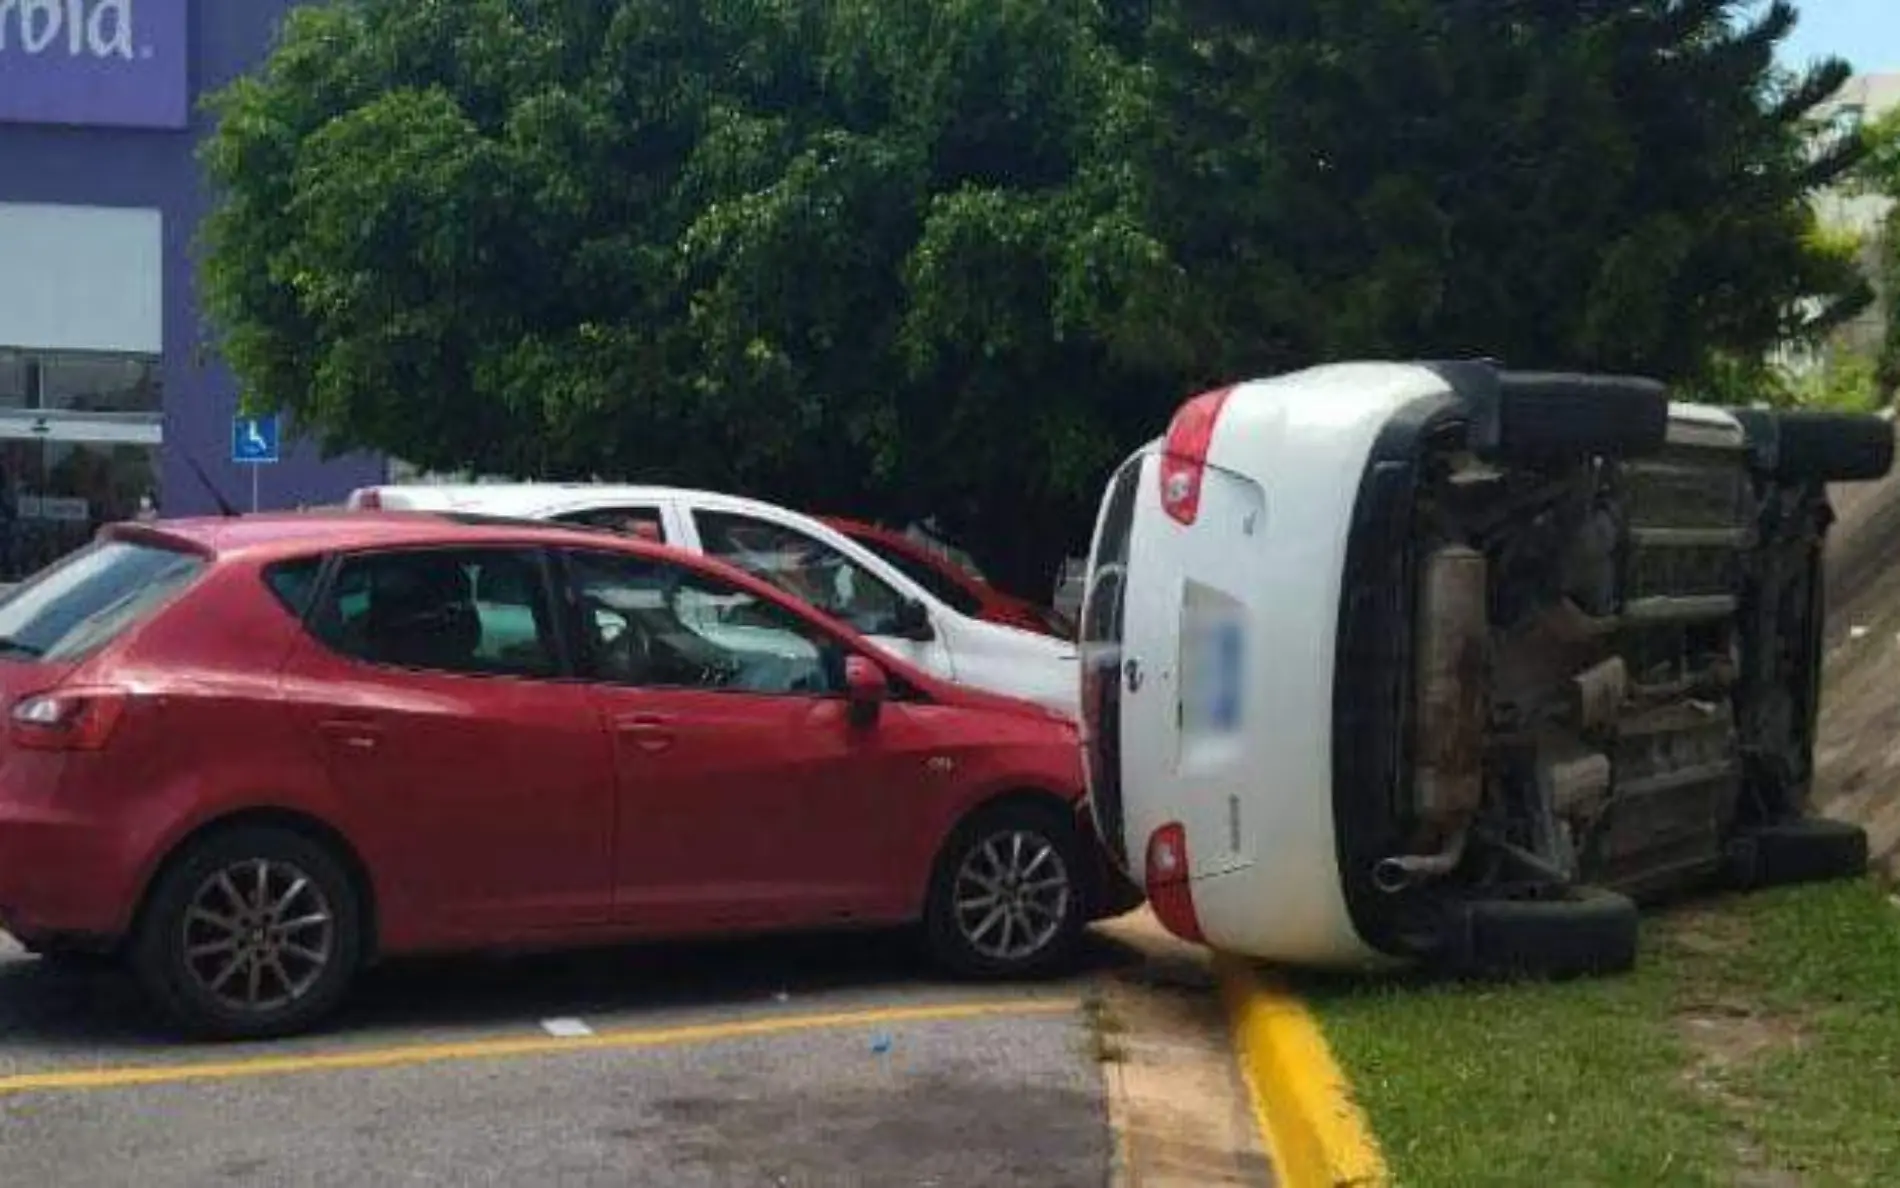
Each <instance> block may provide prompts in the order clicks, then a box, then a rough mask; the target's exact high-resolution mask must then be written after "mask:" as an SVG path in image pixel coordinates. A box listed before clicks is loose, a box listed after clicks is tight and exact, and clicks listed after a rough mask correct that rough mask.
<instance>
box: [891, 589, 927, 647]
mask: <svg viewBox="0 0 1900 1188" xmlns="http://www.w3.org/2000/svg"><path fill="white" fill-rule="evenodd" d="M891 634H892V635H895V636H896V637H897V638H899V639H908V640H910V641H912V642H913V643H929V642H930V641H931V640H933V639H935V638H937V629H936V627H934V626H932V624H931V622H930V611H929V609H928V608H926V607H925V606H924V604H923V603H921V602H918V601H917V600H916V599H914V598H906V599H904V601H902V602H900V603H898V604H897V613H896V614H894V615H892V616H891Z"/></svg>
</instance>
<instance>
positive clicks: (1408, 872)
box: [1372, 829, 1467, 895]
mask: <svg viewBox="0 0 1900 1188" xmlns="http://www.w3.org/2000/svg"><path fill="white" fill-rule="evenodd" d="M1466 835H1467V831H1466V830H1464V829H1460V830H1459V831H1458V832H1456V833H1454V834H1452V835H1451V840H1450V841H1449V842H1447V843H1446V844H1445V848H1444V849H1442V850H1440V851H1438V852H1437V853H1436V854H1398V855H1395V856H1393V857H1391V858H1381V859H1380V860H1379V861H1378V863H1377V864H1375V865H1374V866H1373V868H1372V885H1373V886H1374V887H1377V888H1378V889H1379V890H1381V891H1383V892H1385V893H1386V894H1387V895H1397V894H1398V893H1399V892H1401V891H1404V890H1407V889H1409V888H1412V887H1416V886H1417V885H1418V884H1420V883H1423V882H1428V881H1430V880H1432V879H1442V878H1444V877H1445V876H1446V875H1448V874H1450V873H1451V872H1452V871H1453V870H1456V869H1457V867H1458V863H1459V862H1460V861H1461V860H1462V859H1463V858H1464V856H1465V838H1466Z"/></svg>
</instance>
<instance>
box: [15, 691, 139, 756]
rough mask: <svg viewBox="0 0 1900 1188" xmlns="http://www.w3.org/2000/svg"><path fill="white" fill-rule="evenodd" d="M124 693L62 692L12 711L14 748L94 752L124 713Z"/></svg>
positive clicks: (33, 699) (37, 698) (45, 695)
mask: <svg viewBox="0 0 1900 1188" xmlns="http://www.w3.org/2000/svg"><path fill="white" fill-rule="evenodd" d="M125 698H126V695H125V690H123V689H103V688H92V689H61V690H59V691H58V692H55V693H41V694H38V695H37V696H33V697H27V698H24V699H23V700H21V702H20V703H19V704H18V705H16V706H14V707H13V714H12V718H11V722H10V726H11V728H12V729H11V732H10V733H11V735H12V738H13V742H14V745H16V746H20V747H25V748H27V749H29V750H35V751H97V750H99V749H100V748H102V747H104V746H105V745H106V743H107V742H108V741H109V740H110V739H111V738H112V731H113V728H114V727H116V726H117V725H118V724H119V716H120V715H121V714H123V713H124V712H125Z"/></svg>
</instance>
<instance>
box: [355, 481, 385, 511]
mask: <svg viewBox="0 0 1900 1188" xmlns="http://www.w3.org/2000/svg"><path fill="white" fill-rule="evenodd" d="M354 502H355V504H356V506H357V507H359V508H361V509H362V510H364V511H378V510H381V508H382V506H383V493H382V492H381V491H378V490H377V489H376V488H375V487H365V488H363V489H362V490H361V491H358V492H357V493H356V498H355V500H354Z"/></svg>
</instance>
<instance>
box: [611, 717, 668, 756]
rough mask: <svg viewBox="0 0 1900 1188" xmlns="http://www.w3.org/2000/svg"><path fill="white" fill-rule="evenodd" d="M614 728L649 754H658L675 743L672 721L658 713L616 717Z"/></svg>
mask: <svg viewBox="0 0 1900 1188" xmlns="http://www.w3.org/2000/svg"><path fill="white" fill-rule="evenodd" d="M614 730H615V732H616V733H618V734H619V735H620V736H621V737H622V738H625V739H630V740H632V742H633V745H634V746H636V747H639V748H640V749H641V750H643V751H645V752H647V753H648V754H658V753H659V752H661V751H664V750H666V749H667V748H668V747H670V746H672V745H673V726H672V723H671V722H670V721H668V720H667V719H666V718H662V717H660V716H659V715H658V714H628V715H627V716H626V717H624V718H616V719H614Z"/></svg>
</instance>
